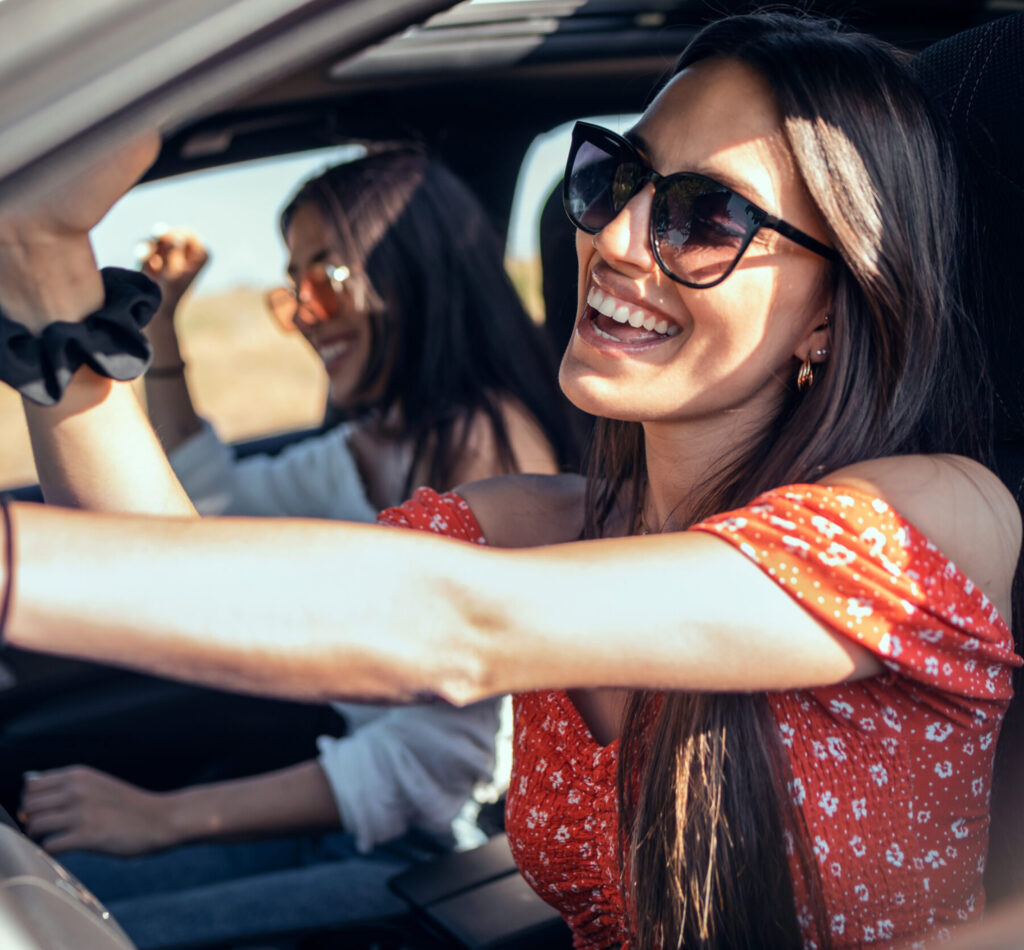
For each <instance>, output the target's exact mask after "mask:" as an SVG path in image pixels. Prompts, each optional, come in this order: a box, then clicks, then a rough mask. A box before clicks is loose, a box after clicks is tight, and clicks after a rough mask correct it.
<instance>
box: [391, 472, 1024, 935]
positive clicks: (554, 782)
mask: <svg viewBox="0 0 1024 950" xmlns="http://www.w3.org/2000/svg"><path fill="white" fill-rule="evenodd" d="M381 520H382V521H383V522H385V523H389V524H402V525H405V526H407V527H415V528H420V529H421V530H432V531H436V532H438V533H441V534H446V535H448V536H450V537H461V538H463V539H464V540H467V541H471V542H475V543H483V542H484V539H483V536H482V532H481V531H480V528H479V526H478V525H477V524H476V522H475V519H474V518H473V516H472V512H471V511H470V510H469V507H468V506H467V505H466V503H465V502H464V501H463V500H462V499H461V498H460V497H459V496H457V495H454V494H452V493H449V494H448V495H444V496H440V495H437V494H436V493H433V492H429V493H425V492H424V491H423V490H420V491H419V492H417V493H416V495H415V496H414V498H413V500H412V502H410V503H407V504H406V505H404V506H403V507H402V508H401V509H392V510H391V511H390V512H385V513H383V514H382V516H381ZM692 530H699V531H705V532H710V533H713V534H715V535H717V536H718V537H720V538H722V539H723V540H725V541H726V542H728V543H729V544H731V545H733V546H734V547H736V548H737V549H738V550H739V551H740V552H741V553H742V554H744V555H745V556H746V557H747V558H749V559H750V560H751V561H753V562H754V563H755V564H757V565H758V567H759V568H760V569H761V570H763V571H764V572H765V573H766V574H767V575H768V576H769V577H771V578H772V579H773V580H774V581H775V582H776V583H777V584H778V585H779V586H780V587H781V588H783V589H784V590H785V591H786V592H787V594H789V595H790V596H792V597H794V598H795V599H796V600H797V601H798V602H800V603H801V605H802V606H803V607H804V608H805V609H806V610H808V611H809V612H810V613H811V614H813V615H814V616H815V617H816V618H817V619H818V620H819V621H820V622H821V623H822V624H824V625H825V626H827V627H828V628H829V629H830V630H831V631H832V632H834V633H835V634H838V635H842V636H844V637H848V638H850V639H851V640H853V641H855V642H857V643H859V644H860V645H861V646H863V647H865V648H866V649H868V650H870V651H871V652H872V653H874V654H875V655H876V656H877V657H878V658H879V660H880V661H881V662H882V664H883V666H884V667H885V670H886V671H885V672H884V673H883V674H881V675H877V676H873V677H870V678H867V679H862V680H858V681H856V682H850V683H843V684H839V685H836V686H830V687H823V688H818V689H808V690H799V691H789V692H780V693H772V694H770V695H769V701H770V705H771V708H772V710H773V712H774V715H775V719H776V722H777V723H778V728H779V736H780V740H781V742H782V745H783V748H784V749H785V751H786V753H787V755H788V759H789V765H790V770H791V778H792V781H791V782H790V786H789V789H788V791H789V793H790V795H791V797H792V801H793V803H794V805H795V807H796V808H797V810H798V813H799V815H800V816H801V818H802V823H803V826H804V828H805V829H806V834H807V842H806V843H807V845H808V847H809V848H810V850H811V853H812V854H813V855H814V857H815V859H816V862H817V865H818V869H819V875H820V879H821V883H822V891H823V898H824V904H825V912H826V917H827V921H828V925H829V927H830V929H831V933H830V935H829V936H830V941H831V944H832V946H833V947H835V948H845V947H860V946H867V945H871V946H878V947H885V946H890V945H894V944H896V943H901V942H902V941H905V940H907V939H908V938H912V939H911V941H910V943H909V944H908V946H911V947H924V946H927V945H929V944H930V943H931V942H933V940H935V939H939V940H941V939H942V938H944V937H945V936H946V935H947V934H948V932H949V931H950V930H951V929H952V928H953V927H954V926H956V925H958V924H960V923H963V922H966V921H969V920H973V919H975V918H976V917H978V916H979V915H980V914H981V911H982V909H983V905H984V892H983V890H982V881H981V876H982V871H983V870H984V862H985V853H986V849H987V844H988V815H989V796H990V791H991V775H992V762H993V756H994V753H995V746H996V739H997V738H998V733H999V727H1000V724H1001V721H1002V716H1003V714H1004V712H1005V709H1006V706H1007V704H1008V702H1009V700H1010V696H1011V685H1010V676H1011V669H1012V667H1013V666H1015V665H1017V664H1019V663H1020V660H1019V658H1018V657H1017V656H1016V655H1015V654H1014V652H1013V641H1012V637H1011V635H1010V631H1009V629H1008V628H1007V626H1006V624H1005V623H1004V622H1003V620H1002V619H1001V618H1000V617H999V615H998V613H997V611H996V610H995V608H994V607H993V605H992V604H991V602H990V601H989V600H988V599H987V598H986V597H985V595H984V594H983V593H982V592H981V591H980V590H979V589H978V588H977V587H976V586H975V585H974V584H973V583H972V582H971V580H970V579H968V578H966V577H964V576H963V575H962V574H961V573H960V571H959V570H958V569H957V568H956V566H955V565H954V564H953V563H952V562H950V561H949V560H948V559H947V558H946V557H944V556H943V554H942V553H941V552H940V551H939V550H938V549H937V548H936V547H935V546H934V545H933V544H932V543H931V542H930V541H929V540H928V539H927V538H926V537H924V536H923V535H922V534H921V533H920V532H919V531H917V529H915V528H914V526H913V525H911V524H910V523H908V522H907V521H906V520H904V519H903V518H901V517H900V515H899V514H898V513H897V512H896V511H894V510H893V509H892V508H891V507H889V506H888V505H887V504H886V503H885V502H883V501H881V500H880V499H878V498H875V497H873V496H870V495H867V494H865V493H863V492H858V491H855V490H852V489H848V488H836V487H828V486H820V485H794V486H787V487H785V488H780V489H776V490H774V491H771V492H767V493H765V494H764V495H761V496H760V497H759V498H757V499H755V500H754V502H752V503H751V504H750V505H748V506H746V507H745V508H743V509H740V510H737V511H733V512H727V513H724V514H722V515H718V516H715V517H713V518H710V519H708V520H707V521H704V522H702V523H700V524H698V525H695V526H694V528H693V529H692ZM514 741H515V749H514V761H513V775H512V785H511V788H510V790H509V796H508V806H507V810H506V826H507V829H508V834H509V841H510V844H511V845H512V850H513V854H514V855H515V857H516V861H517V863H518V865H519V867H520V869H521V871H522V873H523V875H524V877H525V878H526V880H527V881H528V882H529V883H530V884H531V886H532V887H533V888H534V890H536V891H537V893H538V894H540V896H541V897H543V898H544V899H545V900H547V901H548V902H549V903H551V904H553V905H554V906H556V907H557V908H558V909H559V910H560V911H561V912H562V914H563V916H565V918H566V920H567V921H568V923H569V925H570V927H571V928H572V930H573V935H574V942H575V946H576V947H577V948H578V950H599V948H607V947H616V946H620V945H621V946H623V947H627V946H628V944H629V940H628V934H627V933H626V932H625V929H624V924H623V912H622V893H621V887H620V882H619V870H618V869H619V862H618V858H617V854H616V850H617V846H618V818H617V802H616V793H615V784H616V759H617V751H618V741H617V740H616V741H614V742H612V743H610V744H609V745H607V746H601V745H599V744H598V743H597V742H596V741H595V740H594V738H593V736H592V735H591V734H590V732H589V730H588V729H587V727H586V725H585V723H584V721H583V719H582V718H581V717H580V715H579V713H578V711H577V710H576V707H575V706H574V705H573V703H572V702H571V700H570V699H569V697H568V696H567V695H566V693H564V692H561V691H545V692H536V693H529V694H524V695H521V696H518V697H516V702H515V740H514ZM792 868H793V874H794V890H795V893H796V896H797V901H798V916H799V919H800V921H801V925H802V927H803V928H804V933H805V943H806V946H807V947H808V948H811V947H814V946H816V945H817V943H818V941H817V935H816V934H815V932H814V925H813V923H812V915H811V914H810V912H809V910H808V908H807V906H806V902H807V883H806V881H804V880H802V878H801V876H800V874H799V871H798V868H797V864H796V861H795V859H794V861H793V863H792Z"/></svg>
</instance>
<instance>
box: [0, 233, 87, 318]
mask: <svg viewBox="0 0 1024 950" xmlns="http://www.w3.org/2000/svg"><path fill="white" fill-rule="evenodd" d="M103 300H104V291H103V280H102V278H101V277H100V272H99V270H98V269H97V267H96V258H95V257H94V256H93V252H92V245H91V244H90V243H89V239H88V237H87V236H81V237H76V238H62V239H58V238H54V239H51V240H43V239H40V240H36V241H33V242H28V241H26V242H18V243H0V306H2V307H3V309H4V312H5V313H6V314H7V316H8V317H9V318H10V319H11V320H14V321H16V322H18V323H20V324H22V325H23V326H25V327H26V328H28V329H29V330H30V331H31V332H32V333H35V334H39V333H41V332H42V330H43V329H44V328H45V327H46V326H47V324H49V323H53V322H55V321H58V320H60V321H68V322H75V321H79V320H82V319H83V318H84V317H86V316H88V315H89V314H90V313H93V312H94V311H95V310H98V309H99V308H100V307H102V306H103Z"/></svg>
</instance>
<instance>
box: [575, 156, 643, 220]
mask: <svg viewBox="0 0 1024 950" xmlns="http://www.w3.org/2000/svg"><path fill="white" fill-rule="evenodd" d="M643 171H644V170H643V168H642V167H641V166H640V165H638V164H637V163H636V162H635V161H632V160H631V156H630V155H629V153H627V152H624V151H621V150H619V149H616V148H615V147H614V145H612V144H611V143H608V144H607V145H606V144H604V143H599V142H595V141H590V140H588V139H581V140H578V141H576V142H574V143H573V149H572V151H571V152H570V153H569V166H568V168H567V169H566V176H565V181H566V186H565V210H566V212H567V213H568V215H569V218H570V220H571V221H572V222H573V224H575V225H576V227H578V228H580V229H581V230H583V231H587V232H589V233H590V234H594V233H596V232H598V231H600V230H601V228H603V227H604V226H605V225H606V224H608V223H609V222H610V221H611V220H612V219H613V218H614V217H615V216H616V215H617V214H618V213H619V212H620V211H621V210H622V209H623V208H624V207H625V206H626V202H628V201H629V199H630V198H632V197H633V195H634V194H636V191H637V188H638V187H639V184H640V182H641V181H642V176H643Z"/></svg>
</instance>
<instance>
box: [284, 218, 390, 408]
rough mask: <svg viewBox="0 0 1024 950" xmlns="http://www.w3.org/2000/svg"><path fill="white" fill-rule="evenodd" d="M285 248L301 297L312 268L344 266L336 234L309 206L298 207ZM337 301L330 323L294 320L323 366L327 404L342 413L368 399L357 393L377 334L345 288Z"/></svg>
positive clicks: (291, 272) (366, 314) (360, 307)
mask: <svg viewBox="0 0 1024 950" xmlns="http://www.w3.org/2000/svg"><path fill="white" fill-rule="evenodd" d="M285 243H286V244H287V245H288V251H289V264H288V271H289V274H290V276H291V278H292V280H293V282H294V283H295V285H296V286H297V287H298V289H299V291H300V292H302V291H303V286H302V285H303V282H304V281H305V280H306V277H305V275H306V273H307V272H308V271H309V269H310V268H311V267H313V266H314V265H320V264H333V265H335V266H341V265H344V262H343V261H341V260H339V259H338V255H337V252H336V251H335V250H334V249H333V244H334V235H333V231H332V229H331V228H330V227H329V225H328V223H327V221H326V220H325V219H324V216H323V215H322V214H321V213H320V212H319V211H318V210H317V209H316V207H314V206H313V205H311V204H308V203H307V204H301V205H299V207H298V208H296V210H295V214H294V215H293V216H292V220H291V223H290V224H289V227H288V233H287V235H286V236H285ZM347 283H348V282H346V285H347ZM337 301H338V311H337V313H336V314H335V315H334V316H333V317H332V318H331V319H330V320H326V321H323V322H312V321H310V322H304V321H302V320H301V319H300V320H296V326H297V327H298V328H299V330H300V331H301V332H302V335H303V336H304V337H305V338H306V341H307V342H308V343H309V345H310V346H312V347H313V349H314V350H316V352H317V355H318V356H319V357H320V359H321V360H322V361H323V364H324V368H325V370H326V371H327V378H328V401H329V402H330V403H331V405H332V406H335V407H337V408H344V407H345V406H347V405H350V404H351V403H352V401H353V399H355V398H360V399H365V398H366V394H365V393H362V392H359V391H358V390H359V384H360V382H361V381H362V379H363V374H364V373H365V371H366V366H367V363H368V362H369V359H370V352H371V347H372V341H373V333H372V328H371V324H370V317H369V315H368V313H367V310H366V307H365V306H360V305H359V303H360V301H359V299H358V298H356V297H354V296H353V292H352V291H351V290H349V288H348V287H347V286H345V287H344V288H343V289H341V290H340V291H339V292H338V295H337ZM300 313H301V311H300Z"/></svg>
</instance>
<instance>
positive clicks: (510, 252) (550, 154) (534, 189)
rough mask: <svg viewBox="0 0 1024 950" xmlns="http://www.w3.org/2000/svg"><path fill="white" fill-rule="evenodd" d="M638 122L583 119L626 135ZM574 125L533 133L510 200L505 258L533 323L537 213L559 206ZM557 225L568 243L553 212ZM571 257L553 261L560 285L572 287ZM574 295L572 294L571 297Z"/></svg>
mask: <svg viewBox="0 0 1024 950" xmlns="http://www.w3.org/2000/svg"><path fill="white" fill-rule="evenodd" d="M638 118H639V113H630V114H627V115H610V116H609V115H604V116H591V117H587V118H586V121H588V122H595V123H597V124H598V125H603V126H605V128H609V129H613V130H614V131H616V132H620V133H621V132H625V131H626V130H627V129H628V128H630V126H632V125H633V124H634V123H635V122H636V121H637V119H638ZM574 124H575V123H573V122H565V123H563V124H562V125H559V126H556V127H555V128H553V129H551V130H550V131H548V132H544V133H542V134H541V135H538V136H537V137H536V138H535V139H534V140H533V142H532V144H531V145H530V147H529V149H528V150H527V152H526V156H525V157H524V158H523V165H522V168H521V169H520V172H519V179H518V181H517V182H516V190H515V196H514V197H513V199H512V212H511V216H510V219H509V230H508V243H507V245H506V250H505V255H506V264H507V267H508V271H509V274H510V275H511V276H512V280H513V283H515V285H516V288H517V289H518V290H519V293H520V296H522V298H523V300H524V302H525V303H526V306H527V309H528V310H529V311H530V314H531V315H532V316H533V317H534V319H536V320H538V321H539V322H545V321H546V319H547V316H548V315H547V314H546V313H545V304H544V293H543V290H542V273H541V270H542V269H541V247H540V243H541V242H540V231H541V214H542V212H543V210H544V206H545V204H546V203H547V201H548V199H549V197H550V198H552V200H554V201H557V202H559V207H560V200H561V199H560V197H559V196H558V195H554V196H552V192H553V191H554V190H555V189H556V188H560V186H561V183H562V173H563V172H564V170H565V160H566V156H567V155H568V154H569V140H570V138H571V135H572V127H573V125H574ZM555 223H556V226H557V225H558V224H560V223H564V225H565V235H566V237H565V240H566V241H567V242H571V240H572V237H571V235H572V225H571V224H570V223H569V219H568V218H566V217H565V216H564V214H558V213H557V210H556V217H555ZM574 257H575V255H574V253H570V254H568V255H565V254H563V255H560V256H558V257H554V258H553V260H559V261H560V264H559V266H561V267H562V268H563V269H566V270H567V271H568V272H567V273H565V274H561V275H559V280H560V281H567V282H569V283H571V284H572V286H573V287H575V282H576V272H575V264H574V263H573V261H574ZM573 296H575V295H574V294H573ZM555 339H556V343H560V342H561V334H559V333H556V334H555Z"/></svg>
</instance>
